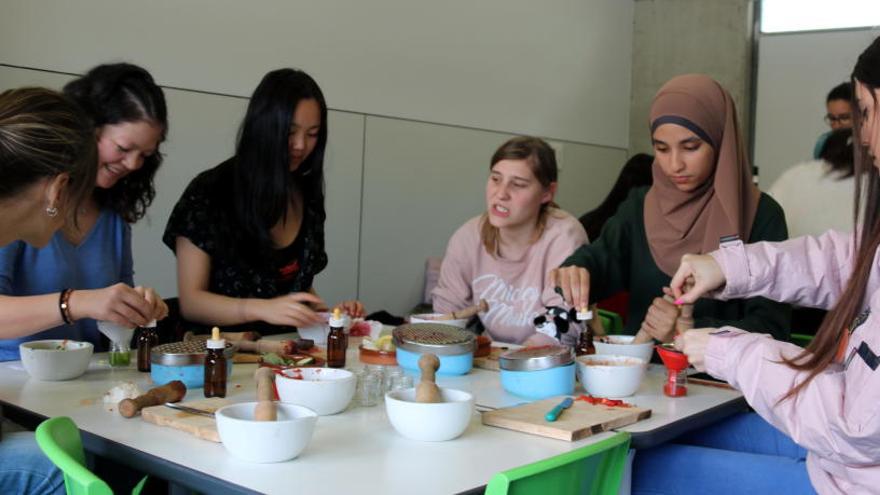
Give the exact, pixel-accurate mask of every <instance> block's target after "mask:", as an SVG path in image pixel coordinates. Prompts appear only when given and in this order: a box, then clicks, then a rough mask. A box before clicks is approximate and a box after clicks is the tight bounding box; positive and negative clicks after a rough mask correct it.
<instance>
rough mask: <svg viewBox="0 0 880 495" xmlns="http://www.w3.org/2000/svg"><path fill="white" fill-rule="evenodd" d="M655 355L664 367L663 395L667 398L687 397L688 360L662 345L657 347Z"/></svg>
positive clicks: (679, 353) (681, 354)
mask: <svg viewBox="0 0 880 495" xmlns="http://www.w3.org/2000/svg"><path fill="white" fill-rule="evenodd" d="M657 354H659V355H660V359H662V360H663V364H664V365H666V383H664V384H663V393H664V394H666V395H668V396H669V397H682V396H685V395H687V372H686V371H685V370H686V369H687V367H688V358H687V356H685V355H684V354H683V353H681V352H679V351H676V350H675V349H672V348H670V347H667V346H664V345H658V346H657Z"/></svg>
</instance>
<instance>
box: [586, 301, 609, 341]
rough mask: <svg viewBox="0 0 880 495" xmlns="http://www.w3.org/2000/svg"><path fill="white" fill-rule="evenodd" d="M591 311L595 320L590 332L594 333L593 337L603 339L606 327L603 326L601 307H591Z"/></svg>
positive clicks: (591, 323) (592, 322)
mask: <svg viewBox="0 0 880 495" xmlns="http://www.w3.org/2000/svg"><path fill="white" fill-rule="evenodd" d="M590 311H592V312H593V319H592V320H590V323H589V325H590V330H592V331H593V335H595V336H598V337H601V336H603V335H605V333H606V332H605V327H604V326H603V325H602V318H601V317H600V316H599V306H597V305H595V304H594V305H592V306H590Z"/></svg>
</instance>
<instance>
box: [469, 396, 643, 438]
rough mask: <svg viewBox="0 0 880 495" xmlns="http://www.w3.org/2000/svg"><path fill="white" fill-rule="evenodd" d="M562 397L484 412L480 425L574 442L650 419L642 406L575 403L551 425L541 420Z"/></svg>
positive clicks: (577, 401)
mask: <svg viewBox="0 0 880 495" xmlns="http://www.w3.org/2000/svg"><path fill="white" fill-rule="evenodd" d="M564 398H565V396H560V397H554V398H552V399H544V400H539V401H535V402H531V403H529V404H523V405H521V406H516V407H507V408H504V409H496V410H495V411H487V412H484V413H483V424H484V425H489V426H498V427H501V428H508V429H511V430H516V431H521V432H523V433H529V434H532V435H539V436H542V437H549V438H556V439H559V440H567V441H569V442H574V441H577V440H580V439H582V438H586V437H588V436H590V435H594V434H596V433H601V432H603V431H607V430H610V429H612V428H619V427H621V426H626V425H629V424H632V423H635V422H636V421H640V420H643V419H646V418H649V417H650V416H651V410H650V409H644V408H641V407H635V406H633V407H608V406H602V405H593V404H589V403H587V402H584V401H579V400H576V401H574V404H572V406H571V407H569V408H568V409H566V410H565V411H563V413H562V414H561V415H560V416H559V419H557V420H556V421H554V422H552V423H551V422H549V421H547V420H546V419H544V415H545V414H547V413H548V412H549V411H550V410H551V409H553V408H554V407H556V405H557V404H559V403H560V402H562V400H563V399H564Z"/></svg>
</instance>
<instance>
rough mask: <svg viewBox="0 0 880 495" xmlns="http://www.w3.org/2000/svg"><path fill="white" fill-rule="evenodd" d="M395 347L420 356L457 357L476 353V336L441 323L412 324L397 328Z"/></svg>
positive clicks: (394, 331)
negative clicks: (429, 354)
mask: <svg viewBox="0 0 880 495" xmlns="http://www.w3.org/2000/svg"><path fill="white" fill-rule="evenodd" d="M391 335H392V336H393V337H392V338H393V340H394V345H395V347H399V348H401V349H404V350H407V351H410V352H416V353H419V354H424V353H432V354H436V355H438V356H457V355H459V354H467V353H469V352H474V349H476V344H477V340H476V336H475V335H474V334H473V333H471V332H468V331H467V330H464V329H462V328H458V327H454V326H452V325H443V324H439V323H412V324H408V325H400V326H399V327H397V328H395V329H394V330H393V331H392V332H391Z"/></svg>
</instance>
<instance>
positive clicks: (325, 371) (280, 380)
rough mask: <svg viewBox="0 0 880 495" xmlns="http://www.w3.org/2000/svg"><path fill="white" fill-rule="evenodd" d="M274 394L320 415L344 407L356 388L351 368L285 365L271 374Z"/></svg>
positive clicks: (332, 412) (355, 380)
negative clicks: (273, 380) (293, 366)
mask: <svg viewBox="0 0 880 495" xmlns="http://www.w3.org/2000/svg"><path fill="white" fill-rule="evenodd" d="M275 387H276V388H277V389H278V398H279V399H280V400H281V402H284V403H287V404H296V405H298V406H304V407H307V408H309V409H311V410H313V411H315V412H316V413H318V414H319V415H321V416H327V415H330V414H336V413H339V412H342V411H344V410H345V408H346V407H348V404H349V403H351V399H352V398H353V397H354V391H355V389H356V388H357V377H356V376H355V375H354V373H352V372H351V371H348V370H344V369H337V368H289V369H285V370H282V371H281V372H280V374H279V375H278V376H276V377H275Z"/></svg>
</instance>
